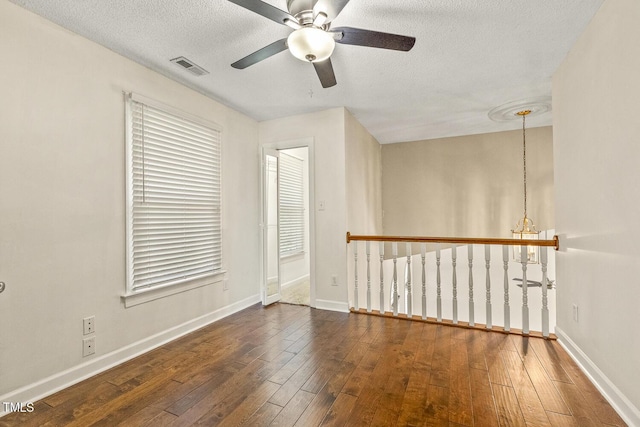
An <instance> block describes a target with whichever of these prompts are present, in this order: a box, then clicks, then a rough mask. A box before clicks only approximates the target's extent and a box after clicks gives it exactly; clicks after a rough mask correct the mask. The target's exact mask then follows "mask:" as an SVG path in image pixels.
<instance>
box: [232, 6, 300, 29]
mask: <svg viewBox="0 0 640 427" xmlns="http://www.w3.org/2000/svg"><path fill="white" fill-rule="evenodd" d="M229 1H230V2H231V3H235V4H237V5H238V6H242V7H244V8H245V9H249V10H250V11H252V12H255V13H257V14H258V15H262V16H264V17H265V18H269V19H271V20H272V21H275V22H277V23H278V24H282V25H286V24H285V21H286V20H290V21H293V22H296V23H297V22H298V20H297V19H296V18H294V17H293V16H291V15H290V14H289V13H287V12H285V11H284V10H282V9H278V8H277V7H273V6H271V5H270V4H269V3H265V2H263V1H261V0H229Z"/></svg>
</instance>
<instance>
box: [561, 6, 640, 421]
mask: <svg viewBox="0 0 640 427" xmlns="http://www.w3.org/2000/svg"><path fill="white" fill-rule="evenodd" d="M638 22H640V2H638V1H637V0H607V1H605V2H604V4H603V6H602V7H601V9H600V11H599V12H598V13H597V15H596V16H595V17H594V19H593V20H592V22H591V23H590V25H589V26H588V28H587V29H586V31H585V33H584V34H583V35H582V36H581V38H580V39H579V40H578V42H577V43H576V44H575V46H574V47H573V48H572V50H571V52H570V53H569V55H568V56H567V58H566V59H565V61H564V63H563V64H562V65H561V67H560V68H559V69H558V71H557V72H556V74H555V75H554V77H553V110H554V113H553V114H554V159H555V177H556V228H557V231H558V233H560V234H561V235H565V236H566V238H564V239H563V240H562V250H561V251H560V252H559V253H558V255H557V275H558V329H557V331H558V332H559V335H560V337H561V340H562V342H563V343H565V344H567V345H569V346H573V348H574V354H578V355H579V354H580V353H582V355H583V356H584V357H583V358H582V363H583V365H584V366H586V367H587V368H588V369H590V374H591V375H592V376H593V377H594V378H596V380H598V381H599V383H600V385H601V386H602V387H603V388H604V390H605V392H607V394H608V395H609V396H610V397H612V398H614V403H615V404H616V405H618V407H619V408H621V407H622V408H626V409H624V412H625V414H626V417H627V421H628V422H629V423H631V424H632V425H633V424H635V425H640V409H639V408H640V387H638V384H640V364H639V362H638V355H639V354H640V338H638V325H639V324H640V311H638V302H639V301H640V286H639V285H638V268H639V266H640V255H639V254H640V252H639V251H638V244H637V242H638V241H640V223H639V222H638V212H640V186H639V185H638V183H639V182H640V168H639V167H638V165H639V163H640V137H639V136H640V119H638V108H637V105H638V99H640V79H638V75H639V70H640V43H639V42H638V40H640V25H638ZM573 304H577V305H578V308H579V310H578V312H579V316H578V321H577V322H576V321H574V320H573V316H572V305H573ZM576 349H578V350H579V351H575V350H576ZM625 399H626V400H625Z"/></svg>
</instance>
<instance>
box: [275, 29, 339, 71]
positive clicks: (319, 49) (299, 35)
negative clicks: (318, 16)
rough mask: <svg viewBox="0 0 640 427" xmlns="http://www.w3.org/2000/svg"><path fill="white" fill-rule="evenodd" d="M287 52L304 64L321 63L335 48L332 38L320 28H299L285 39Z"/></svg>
mask: <svg viewBox="0 0 640 427" xmlns="http://www.w3.org/2000/svg"><path fill="white" fill-rule="evenodd" d="M287 45H288V46H289V51H290V52H291V54H292V55H293V56H295V57H296V58H298V59H299V60H301V61H305V62H321V61H324V60H325V59H327V58H329V57H330V56H331V54H332V53H333V49H334V48H335V47H336V42H335V40H334V39H333V36H332V35H331V34H329V33H327V32H326V31H323V30H321V29H320V28H316V27H312V26H308V27H304V28H300V29H298V30H296V31H294V32H293V33H291V34H290V35H289V37H288V38H287Z"/></svg>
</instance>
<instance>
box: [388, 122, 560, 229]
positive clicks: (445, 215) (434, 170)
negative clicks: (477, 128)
mask: <svg viewBox="0 0 640 427" xmlns="http://www.w3.org/2000/svg"><path fill="white" fill-rule="evenodd" d="M382 176H383V180H382V207H383V211H384V217H383V228H384V233H385V234H388V235H402V236H404V235H408V236H412V235H414V236H439V237H442V236H448V237H510V236H511V235H510V230H511V229H512V228H513V227H514V226H515V224H516V222H517V221H518V220H519V219H520V218H522V215H523V188H522V187H523V184H522V131H510V132H499V133H488V134H481V135H470V136H461V137H454V138H442V139H433V140H427V141H414V142H405V143H399V144H385V145H383V146H382ZM527 194H528V202H527V206H528V216H529V217H530V218H532V219H533V220H534V222H535V223H536V225H537V226H538V229H539V230H548V229H552V228H554V211H553V143H552V131H551V128H550V127H544V128H533V129H527Z"/></svg>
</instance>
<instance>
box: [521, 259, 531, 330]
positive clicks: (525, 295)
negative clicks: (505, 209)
mask: <svg viewBox="0 0 640 427" xmlns="http://www.w3.org/2000/svg"><path fill="white" fill-rule="evenodd" d="M527 257H528V252H527V247H526V246H521V247H520V262H521V263H522V333H523V334H524V335H526V334H528V333H529V286H528V285H527Z"/></svg>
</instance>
